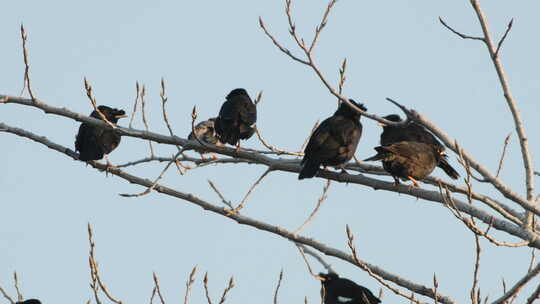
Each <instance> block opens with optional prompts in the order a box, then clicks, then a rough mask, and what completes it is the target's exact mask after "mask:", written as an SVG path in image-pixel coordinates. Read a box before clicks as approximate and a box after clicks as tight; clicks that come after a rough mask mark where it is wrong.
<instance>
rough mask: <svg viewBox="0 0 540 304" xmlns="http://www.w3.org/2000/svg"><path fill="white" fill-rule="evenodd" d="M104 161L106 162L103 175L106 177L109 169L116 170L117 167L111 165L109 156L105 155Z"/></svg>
mask: <svg viewBox="0 0 540 304" xmlns="http://www.w3.org/2000/svg"><path fill="white" fill-rule="evenodd" d="M105 161H106V162H107V163H106V164H105V175H108V173H109V172H110V169H116V168H118V167H117V166H115V165H113V164H111V162H110V161H109V155H107V154H105Z"/></svg>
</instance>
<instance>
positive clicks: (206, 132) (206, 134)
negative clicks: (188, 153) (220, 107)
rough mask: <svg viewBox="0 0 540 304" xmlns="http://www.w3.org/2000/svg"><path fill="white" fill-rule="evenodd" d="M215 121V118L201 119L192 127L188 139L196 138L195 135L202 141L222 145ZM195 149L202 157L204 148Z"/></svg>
mask: <svg viewBox="0 0 540 304" xmlns="http://www.w3.org/2000/svg"><path fill="white" fill-rule="evenodd" d="M215 121H216V118H210V119H208V120H204V121H201V122H200V123H198V124H197V125H196V126H195V127H194V128H193V131H191V133H189V135H188V139H189V140H197V139H196V137H195V136H197V138H198V139H199V140H200V141H201V142H203V143H207V144H211V145H216V146H220V147H221V146H223V145H224V144H223V143H222V142H221V141H220V140H219V139H218V137H217V134H216V129H215ZM195 151H197V152H199V154H201V158H203V159H204V156H203V154H204V153H206V152H205V151H204V150H201V149H195ZM214 158H215V156H214Z"/></svg>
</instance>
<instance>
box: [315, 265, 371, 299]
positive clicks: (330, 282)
mask: <svg viewBox="0 0 540 304" xmlns="http://www.w3.org/2000/svg"><path fill="white" fill-rule="evenodd" d="M319 276H320V277H321V285H322V288H321V297H322V298H323V300H324V304H345V303H348V304H378V303H381V300H379V298H377V297H376V296H375V295H373V293H372V292H371V291H370V290H369V289H367V288H365V287H363V286H360V285H358V284H356V283H355V282H353V281H351V280H349V279H345V278H340V277H339V276H338V275H337V274H336V273H332V272H330V273H328V274H324V273H319Z"/></svg>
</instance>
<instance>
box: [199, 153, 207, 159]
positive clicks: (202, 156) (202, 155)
mask: <svg viewBox="0 0 540 304" xmlns="http://www.w3.org/2000/svg"><path fill="white" fill-rule="evenodd" d="M199 155H200V156H201V160H206V158H204V154H202V153H201V152H199Z"/></svg>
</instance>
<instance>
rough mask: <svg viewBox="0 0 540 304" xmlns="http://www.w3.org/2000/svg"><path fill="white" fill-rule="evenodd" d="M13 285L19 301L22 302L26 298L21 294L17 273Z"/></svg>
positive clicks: (14, 273) (14, 275)
mask: <svg viewBox="0 0 540 304" xmlns="http://www.w3.org/2000/svg"><path fill="white" fill-rule="evenodd" d="M13 285H14V287H15V291H16V292H17V300H18V301H22V300H23V299H24V298H23V295H22V293H21V289H20V288H19V277H18V276H17V272H16V271H14V272H13Z"/></svg>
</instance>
